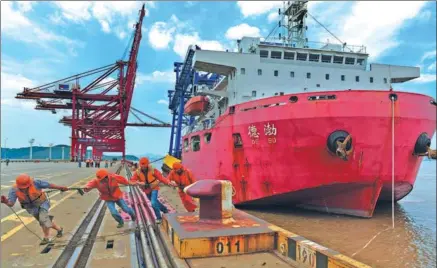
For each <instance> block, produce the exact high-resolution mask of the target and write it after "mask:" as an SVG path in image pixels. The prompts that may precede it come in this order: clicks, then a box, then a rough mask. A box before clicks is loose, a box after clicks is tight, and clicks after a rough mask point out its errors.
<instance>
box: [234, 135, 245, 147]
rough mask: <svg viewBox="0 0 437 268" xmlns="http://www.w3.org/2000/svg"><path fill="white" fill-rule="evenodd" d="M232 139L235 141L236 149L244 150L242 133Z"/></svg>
mask: <svg viewBox="0 0 437 268" xmlns="http://www.w3.org/2000/svg"><path fill="white" fill-rule="evenodd" d="M232 139H233V141H234V148H243V140H242V139H241V135H240V133H234V134H232Z"/></svg>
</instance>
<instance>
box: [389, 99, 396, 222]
mask: <svg viewBox="0 0 437 268" xmlns="http://www.w3.org/2000/svg"><path fill="white" fill-rule="evenodd" d="M390 99H391V107H392V113H391V143H392V144H391V146H392V148H391V223H392V228H393V229H394V228H395V97H394V96H393V95H392V96H391V97H390Z"/></svg>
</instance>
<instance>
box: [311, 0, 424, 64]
mask: <svg viewBox="0 0 437 268" xmlns="http://www.w3.org/2000/svg"><path fill="white" fill-rule="evenodd" d="M343 3H344V5H345V7H346V6H349V5H351V7H350V10H347V9H346V10H343V11H342V12H341V13H339V12H338V10H337V9H338V7H336V5H337V6H338V3H337V2H331V3H328V2H325V3H323V4H322V5H321V4H317V5H316V6H314V5H313V6H310V7H309V9H310V14H313V15H314V16H315V17H316V18H317V19H318V20H319V21H320V22H321V23H323V24H325V26H327V27H328V29H329V30H330V31H331V32H333V33H334V34H336V35H337V36H338V37H339V38H340V39H341V40H342V41H343V42H347V43H348V44H354V45H360V44H363V45H365V46H367V52H368V53H369V54H370V56H371V57H372V58H378V57H379V56H380V55H382V54H383V53H384V52H386V51H388V50H390V49H393V48H395V47H397V46H398V45H399V41H398V40H397V33H398V31H399V30H400V29H401V28H402V25H403V24H404V23H405V22H406V21H408V20H410V19H414V18H416V17H417V16H418V15H419V14H420V11H421V10H422V8H423V7H424V6H425V5H426V2H425V1H405V2H404V1H401V2H391V1H377V2H376V1H362V2H352V3H350V2H343ZM311 8H313V9H314V10H316V11H320V12H314V11H313V10H311ZM393 10H396V12H393ZM339 14H345V15H339ZM369 14H371V18H372V19H369ZM334 17H335V20H332V18H334ZM321 18H323V19H321ZM309 20H311V19H309ZM319 29H320V31H322V32H323V33H322V34H319V35H318V39H319V41H322V42H325V41H326V39H327V38H331V39H333V37H332V36H331V35H329V34H328V33H326V31H324V30H323V29H322V28H319Z"/></svg>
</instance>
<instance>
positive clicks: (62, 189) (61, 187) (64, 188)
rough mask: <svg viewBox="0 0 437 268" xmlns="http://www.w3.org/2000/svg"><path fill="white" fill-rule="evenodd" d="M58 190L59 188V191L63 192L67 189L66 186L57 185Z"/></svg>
mask: <svg viewBox="0 0 437 268" xmlns="http://www.w3.org/2000/svg"><path fill="white" fill-rule="evenodd" d="M58 190H60V191H61V192H65V191H68V188H67V187H65V186H59V187H58Z"/></svg>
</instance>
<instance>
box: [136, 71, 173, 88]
mask: <svg viewBox="0 0 437 268" xmlns="http://www.w3.org/2000/svg"><path fill="white" fill-rule="evenodd" d="M175 80H176V75H175V73H174V72H173V70H168V71H163V72H162V71H154V72H152V73H151V74H143V73H137V76H136V84H138V85H141V84H143V83H144V82H151V83H173V82H174V81H175Z"/></svg>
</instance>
